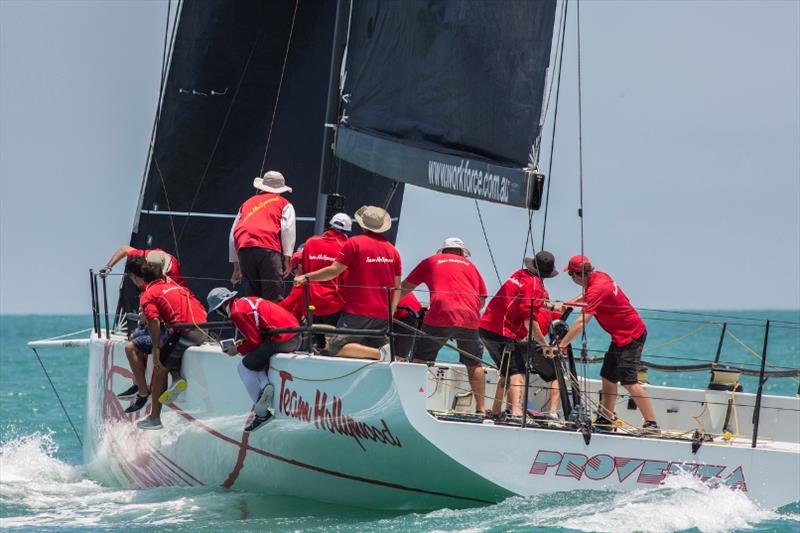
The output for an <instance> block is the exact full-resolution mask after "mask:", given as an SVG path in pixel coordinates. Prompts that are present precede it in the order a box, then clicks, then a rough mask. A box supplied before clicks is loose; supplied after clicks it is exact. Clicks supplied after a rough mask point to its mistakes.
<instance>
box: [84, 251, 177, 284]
mask: <svg viewBox="0 0 800 533" xmlns="http://www.w3.org/2000/svg"><path fill="white" fill-rule="evenodd" d="M123 257H125V258H127V259H128V261H130V260H131V259H133V258H135V257H141V258H142V259H143V260H144V261H146V262H148V263H156V264H158V265H160V266H161V271H162V272H164V273H165V274H166V276H167V277H168V278H169V279H171V280H172V281H174V282H175V283H177V284H178V285H183V286H184V287H185V286H186V280H184V279H183V274H182V273H181V264H180V263H179V262H178V259H177V258H176V257H175V256H174V255H172V254H169V253H167V252H165V251H164V250H162V249H161V248H153V249H152V250H138V249H136V248H133V247H132V246H123V247H122V248H120V249H119V250H117V251H116V252H114V255H112V256H111V259H109V260H108V263H106V266H104V267H103V268H101V269H100V270H98V272H97V273H98V274H99V275H100V277H101V278H105V277H106V276H108V275H109V274H111V270H112V269H113V268H114V265H116V264H117V263H119V262H120V261H121V260H122V258H123Z"/></svg>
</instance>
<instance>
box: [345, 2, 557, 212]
mask: <svg viewBox="0 0 800 533" xmlns="http://www.w3.org/2000/svg"><path fill="white" fill-rule="evenodd" d="M555 8H556V2H555V0H541V1H527V0H519V1H507V2H503V3H502V4H498V3H497V2H493V1H462V0H457V1H454V0H450V1H434V2H428V1H422V0H407V1H404V2H393V1H386V0H354V3H353V9H352V15H351V23H350V34H349V42H348V54H347V59H346V80H345V89H344V92H345V97H346V101H347V103H346V104H345V106H344V113H345V116H344V118H343V120H342V124H341V125H340V128H339V132H338V135H337V144H336V155H337V157H339V158H341V159H343V160H345V161H349V162H351V163H354V164H356V165H359V166H361V167H363V168H366V169H368V170H370V171H373V172H376V173H378V174H381V175H384V176H387V177H390V178H392V179H396V180H400V181H403V182H405V183H411V184H414V185H419V186H422V187H426V188H430V189H435V190H439V191H443V192H448V193H452V194H457V195H461V196H468V197H472V198H477V199H481V200H489V201H493V202H499V203H504V204H509V205H515V206H520V207H529V206H530V204H531V201H530V200H531V195H532V193H533V192H534V191H533V183H532V181H533V180H532V177H531V172H529V171H531V170H533V169H532V168H531V165H530V163H531V161H532V158H531V152H532V149H533V147H534V145H535V144H536V140H537V138H538V136H539V134H540V115H541V112H542V102H543V96H544V92H545V83H546V77H547V69H548V65H549V62H550V48H551V41H552V36H553V25H554V21H555Z"/></svg>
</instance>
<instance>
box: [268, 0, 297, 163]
mask: <svg viewBox="0 0 800 533" xmlns="http://www.w3.org/2000/svg"><path fill="white" fill-rule="evenodd" d="M299 5H300V0H295V2H294V12H293V13H292V24H291V26H289V41H288V42H287V43H286V53H285V54H284V55H283V66H282V67H281V77H280V79H279V80H278V92H277V94H276V95H275V105H273V106H272V120H270V123H269V132H268V133H267V144H266V146H264V157H263V158H262V159H261V170H260V171H259V172H258V175H259V176H262V175H263V174H264V165H266V163H267V152H268V151H269V143H270V140H271V139H272V127H273V126H274V125H275V115H276V114H277V113H278V102H279V101H280V99H281V88H282V87H283V75H284V73H285V72H286V63H287V61H288V59H289V50H290V49H291V47H292V34H293V33H294V21H295V19H296V18H297V7H298V6H299Z"/></svg>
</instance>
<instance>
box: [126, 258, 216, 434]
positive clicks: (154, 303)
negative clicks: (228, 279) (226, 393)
mask: <svg viewBox="0 0 800 533" xmlns="http://www.w3.org/2000/svg"><path fill="white" fill-rule="evenodd" d="M142 278H143V281H144V286H143V290H142V294H141V296H140V297H139V305H140V306H141V308H142V313H143V314H144V316H145V318H146V319H147V329H148V331H150V338H151V339H152V342H153V365H154V367H155V368H154V372H153V383H152V393H153V397H155V398H158V401H157V402H156V401H154V402H152V405H151V407H150V415H149V416H148V417H147V418H145V419H143V420H139V422H137V424H136V425H137V426H138V427H139V428H140V429H161V427H162V426H161V404H165V403H170V402H173V401H175V399H176V398H177V397H178V395H179V394H180V393H181V392H183V391H184V390H186V380H185V379H183V378H182V377H181V361H182V360H183V352H185V351H186V350H187V349H188V348H189V347H190V346H199V345H201V344H202V343H203V341H204V340H205V339H206V338H207V335H206V333H205V332H204V331H203V330H201V329H200V328H199V327H198V328H195V329H170V330H169V337H167V339H166V341H165V342H164V343H163V345H162V343H161V340H162V339H161V325H162V324H200V323H202V322H204V321H205V319H206V310H205V308H204V307H203V305H202V304H201V303H200V302H199V301H197V298H195V296H194V294H192V291H190V290H189V289H188V288H186V287H183V286H182V285H178V284H177V283H175V282H174V281H171V280H169V279H166V278H165V277H164V275H163V274H162V273H161V267H160V266H159V265H156V264H153V263H148V264H146V265H144V266H143V267H142ZM167 374H170V375H171V376H172V385H170V387H169V388H168V389H167Z"/></svg>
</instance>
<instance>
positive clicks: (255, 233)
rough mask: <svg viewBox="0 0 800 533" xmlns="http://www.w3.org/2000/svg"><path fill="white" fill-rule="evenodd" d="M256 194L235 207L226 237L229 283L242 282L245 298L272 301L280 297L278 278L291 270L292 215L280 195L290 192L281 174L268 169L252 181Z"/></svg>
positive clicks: (293, 223) (286, 201)
mask: <svg viewBox="0 0 800 533" xmlns="http://www.w3.org/2000/svg"><path fill="white" fill-rule="evenodd" d="M253 187H255V188H256V189H258V190H259V192H258V193H257V194H256V195H254V196H253V197H251V198H250V199H248V200H247V201H246V202H245V203H243V204H242V206H241V207H240V208H239V213H238V214H237V215H236V219H235V220H234V221H233V227H231V235H230V253H229V256H230V261H231V263H233V275H232V276H231V283H233V284H234V285H235V284H237V283H239V282H240V281H242V280H244V282H245V290H246V291H247V294H248V295H251V296H260V297H262V298H266V299H267V300H272V301H274V302H277V301H280V300H281V298H282V297H283V288H282V284H281V278H282V277H286V276H288V275H289V273H290V271H291V259H292V252H293V251H294V244H295V214H294V207H293V206H292V204H291V203H290V202H289V200H287V199H286V198H284V197H283V196H281V194H282V193H285V192H292V188H291V187H287V186H286V182H285V180H284V178H283V174H281V173H280V172H277V171H275V170H270V171H269V172H266V173H265V174H264V177H262V178H255V179H254V180H253Z"/></svg>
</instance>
